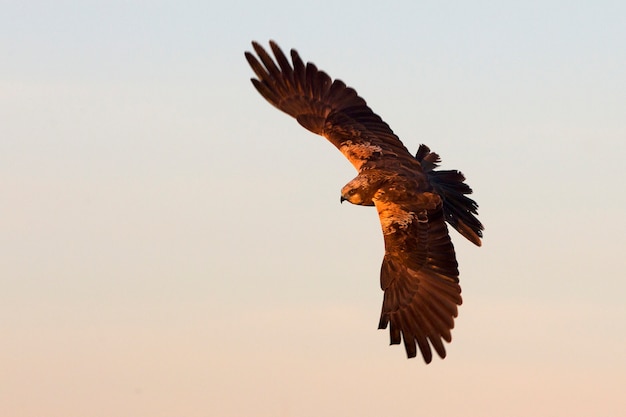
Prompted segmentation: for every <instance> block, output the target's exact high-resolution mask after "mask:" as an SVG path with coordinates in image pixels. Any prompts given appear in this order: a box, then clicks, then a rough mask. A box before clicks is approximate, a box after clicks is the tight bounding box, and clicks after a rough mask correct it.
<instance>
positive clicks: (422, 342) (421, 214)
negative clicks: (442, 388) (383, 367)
mask: <svg viewBox="0 0 626 417" xmlns="http://www.w3.org/2000/svg"><path fill="white" fill-rule="evenodd" d="M386 193H387V194H389V196H388V197H386V196H382V198H379V199H377V200H376V208H377V209H378V215H379V217H380V222H381V226H382V229H383V236H384V239H385V257H384V259H383V264H382V267H381V273H380V284H381V288H382V289H383V290H384V291H385V296H384V300H383V307H382V311H381V315H380V323H379V326H378V327H379V328H380V329H385V328H387V325H389V332H390V339H391V340H390V341H391V344H399V343H400V341H401V339H402V340H404V347H405V349H406V353H407V356H408V357H410V358H411V357H415V356H416V354H417V348H419V350H420V352H421V354H422V356H423V358H424V360H425V361H426V363H430V361H431V360H432V351H431V345H432V347H434V349H435V351H436V352H437V354H438V355H439V356H440V357H441V358H444V357H445V356H446V350H445V347H444V345H443V342H442V340H445V341H446V342H450V341H451V340H452V336H451V333H450V331H451V330H452V328H453V327H454V318H455V317H456V316H457V313H458V310H457V306H458V305H461V303H462V299H461V287H460V286H459V278H458V277H459V271H458V264H457V262H456V257H455V253H454V247H453V246H452V242H451V241H450V236H449V234H448V229H447V227H446V224H445V219H444V216H443V210H442V200H441V198H440V197H439V196H438V195H436V194H433V193H428V192H427V193H423V194H420V195H419V196H417V198H413V199H411V200H409V199H407V198H406V197H404V196H394V195H393V190H390V191H387V192H386ZM409 194H412V193H409ZM401 336H402V337H401ZM429 342H430V343H429Z"/></svg>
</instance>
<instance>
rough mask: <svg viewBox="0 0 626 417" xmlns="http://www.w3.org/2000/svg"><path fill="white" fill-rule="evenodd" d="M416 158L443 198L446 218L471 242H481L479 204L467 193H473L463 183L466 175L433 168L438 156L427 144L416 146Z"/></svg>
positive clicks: (438, 159) (438, 160) (437, 161)
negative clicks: (478, 216) (417, 147)
mask: <svg viewBox="0 0 626 417" xmlns="http://www.w3.org/2000/svg"><path fill="white" fill-rule="evenodd" d="M415 158H416V159H417V160H418V161H419V162H420V164H422V169H423V170H424V172H425V173H426V175H428V180H429V181H430V184H431V185H432V187H433V189H434V190H435V192H437V194H439V195H440V196H441V199H442V200H443V212H444V216H445V219H446V222H448V224H450V226H452V227H454V228H455V229H456V230H457V231H458V232H459V233H460V234H461V235H463V236H464V237H465V238H467V239H468V240H469V241H470V242H472V243H474V244H475V245H477V246H480V245H481V241H480V238H481V237H482V236H483V230H484V227H483V225H482V223H481V222H480V220H478V218H477V217H476V216H477V215H478V204H477V203H476V202H475V201H474V200H472V199H471V198H469V197H467V196H466V194H471V193H472V189H471V188H470V186H469V185H467V184H466V183H465V176H464V175H463V174H462V173H461V172H459V171H456V170H440V171H436V170H435V168H437V167H438V166H439V162H441V159H440V158H439V155H437V154H436V153H434V152H431V151H430V149H429V148H428V146H426V145H420V146H419V149H418V150H417V154H416V155H415Z"/></svg>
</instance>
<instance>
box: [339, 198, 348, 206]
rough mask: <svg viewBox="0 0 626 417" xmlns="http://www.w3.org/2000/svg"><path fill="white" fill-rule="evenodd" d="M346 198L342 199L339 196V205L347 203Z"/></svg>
mask: <svg viewBox="0 0 626 417" xmlns="http://www.w3.org/2000/svg"><path fill="white" fill-rule="evenodd" d="M347 200H348V199H347V198H343V196H341V198H340V199H339V204H341V203H343V202H344V201H347Z"/></svg>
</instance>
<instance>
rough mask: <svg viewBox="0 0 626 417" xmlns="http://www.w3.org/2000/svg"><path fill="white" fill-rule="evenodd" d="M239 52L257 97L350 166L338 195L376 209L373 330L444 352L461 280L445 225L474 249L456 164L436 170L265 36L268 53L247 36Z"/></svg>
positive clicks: (471, 217) (427, 157) (360, 104)
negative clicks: (378, 245) (380, 244)
mask: <svg viewBox="0 0 626 417" xmlns="http://www.w3.org/2000/svg"><path fill="white" fill-rule="evenodd" d="M252 46H253V47H254V50H255V52H256V54H257V56H258V58H257V57H255V56H254V55H253V54H252V53H250V52H246V54H245V55H246V59H247V60H248V63H249V64H250V66H251V67H252V69H253V70H254V72H255V74H256V76H257V77H258V79H254V78H253V79H252V83H253V84H254V86H255V87H256V89H257V90H258V91H259V93H261V95H262V96H263V97H265V99H266V100H267V101H269V102H270V103H271V104H272V105H274V106H275V107H277V108H278V109H280V110H282V111H283V112H285V113H287V114H289V115H291V116H293V117H294V118H295V119H296V120H297V121H298V123H300V124H301V125H302V126H304V127H305V128H306V129H308V130H310V131H311V132H313V133H317V134H318V135H322V136H324V137H325V138H326V139H328V140H329V141H330V142H331V143H332V144H333V145H335V146H336V147H337V148H338V149H339V150H340V151H341V152H342V153H343V154H344V155H345V156H346V158H348V160H349V161H350V162H351V163H352V165H354V167H355V168H356V170H357V171H358V175H357V176H356V177H355V178H354V179H353V180H352V181H350V182H349V183H348V184H346V186H345V187H343V189H342V190H341V201H344V200H347V201H349V202H351V203H353V204H359V205H365V206H372V205H373V206H376V209H377V210H378V215H379V218H380V223H381V227H382V230H383V235H384V241H385V256H384V258H383V264H382V267H381V274H380V281H381V287H382V289H383V290H384V292H385V295H384V300H383V307H382V312H381V316H380V322H379V326H378V327H379V328H380V329H385V328H387V326H388V325H389V331H390V338H391V344H399V343H400V342H401V341H402V340H403V341H404V346H405V349H406V352H407V355H408V357H409V358H412V357H415V356H416V355H417V349H418V348H419V350H420V352H421V354H422V356H423V358H424V360H425V361H426V363H430V361H431V360H432V350H431V346H432V348H434V349H435V351H436V352H437V354H438V355H439V356H440V357H441V358H444V357H445V356H446V350H445V347H444V345H443V342H442V340H445V341H446V342H450V341H451V339H452V337H451V334H450V331H451V330H452V328H453V327H454V318H455V317H456V316H457V313H458V310H457V306H459V305H461V302H462V299H461V287H460V286H459V271H458V264H457V261H456V256H455V253H454V247H453V246H452V242H451V241H450V236H449V235H448V229H447V227H446V222H448V223H449V224H450V225H451V226H452V227H454V228H455V229H456V230H458V231H459V233H461V234H462V235H463V236H465V237H466V238H467V239H468V240H470V241H471V242H472V243H474V244H476V245H478V246H480V244H481V240H480V239H481V237H482V230H483V226H482V224H481V223H480V221H479V220H478V219H477V218H476V216H475V215H476V214H477V208H478V205H477V204H476V203H475V202H474V201H473V200H471V199H470V198H468V197H467V196H466V195H467V194H470V193H471V192H472V190H471V188H470V187H469V186H468V185H467V184H465V182H464V180H465V177H464V176H463V174H461V173H460V172H458V171H450V170H448V171H441V170H440V171H437V170H435V168H436V167H437V166H438V163H439V162H440V160H439V156H438V155H437V154H436V153H433V152H430V149H428V147H426V146H425V145H420V147H419V149H418V151H417V154H416V155H415V156H413V155H411V154H410V153H409V151H408V150H407V149H406V148H405V147H404V145H403V144H402V142H401V141H400V139H398V137H397V136H396V135H395V134H394V133H393V131H392V130H391V128H390V127H389V126H388V125H387V124H386V123H385V122H384V121H383V120H382V119H381V118H380V117H379V116H378V115H376V114H375V113H374V112H373V111H372V110H371V109H370V108H369V107H368V106H367V104H366V103H365V100H363V99H362V98H361V97H359V96H358V94H357V93H356V91H355V90H354V89H352V88H350V87H347V86H346V85H345V84H344V83H343V82H342V81H340V80H332V79H331V78H330V77H329V76H328V75H327V74H326V73H324V72H323V71H319V70H318V69H317V67H316V66H315V65H314V64H312V63H307V64H306V65H305V64H304V62H303V61H302V59H301V58H300V56H299V55H298V53H297V52H296V51H295V50H291V62H289V60H288V59H287V57H286V56H285V54H284V53H283V52H282V51H281V50H280V48H279V47H278V45H276V43H274V42H272V41H270V47H271V49H272V52H273V54H274V57H275V59H272V57H271V56H270V55H269V54H268V53H267V52H266V51H265V50H264V49H263V48H262V47H261V46H260V45H259V44H258V43H256V42H252Z"/></svg>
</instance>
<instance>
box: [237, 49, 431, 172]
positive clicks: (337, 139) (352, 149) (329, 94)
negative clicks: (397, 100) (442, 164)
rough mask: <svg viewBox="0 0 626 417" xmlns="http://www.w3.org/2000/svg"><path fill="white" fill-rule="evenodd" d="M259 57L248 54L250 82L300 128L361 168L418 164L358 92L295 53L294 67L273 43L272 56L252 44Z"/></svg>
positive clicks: (292, 59)
mask: <svg viewBox="0 0 626 417" xmlns="http://www.w3.org/2000/svg"><path fill="white" fill-rule="evenodd" d="M252 46H253V48H254V51H255V52H256V54H257V55H258V59H257V57H256V56H254V55H253V54H252V53H250V52H246V53H245V56H246V59H247V60H248V63H249V64H250V66H251V67H252V69H253V71H254V73H255V74H256V76H257V77H258V79H255V78H252V79H251V81H252V83H253V84H254V86H255V87H256V89H257V90H258V91H259V93H260V94H261V95H262V96H263V97H265V99H266V100H267V101H269V102H270V103H271V104H272V105H274V106H275V107H277V108H278V109H280V110H282V111H283V112H285V113H287V114H289V115H291V116H293V117H294V118H295V119H296V120H297V121H298V122H299V123H300V124H301V125H302V126H304V127H305V128H306V129H308V130H310V131H311V132H313V133H317V134H318V135H322V136H324V137H325V138H327V139H328V140H329V141H330V142H331V143H332V144H333V145H335V146H336V147H337V148H338V149H339V150H340V151H341V152H342V153H343V154H344V155H345V156H346V157H347V158H348V160H349V161H350V162H351V163H352V165H354V166H355V168H356V169H357V170H359V169H360V168H361V167H362V166H363V164H364V163H366V162H368V161H371V160H378V159H381V158H389V157H390V158H394V159H396V160H397V161H398V162H399V163H400V164H401V165H405V166H411V167H413V166H416V165H417V166H419V163H417V160H416V159H415V158H413V157H412V156H411V154H410V153H409V152H408V151H407V149H406V148H405V147H404V145H403V144H402V142H401V141H400V139H398V137H397V136H396V135H395V134H394V133H393V131H392V130H391V128H390V127H389V125H388V124H387V123H385V122H384V121H383V120H382V119H381V118H380V117H379V116H378V115H377V114H375V113H374V112H373V111H372V109H370V108H369V107H368V106H367V104H366V102H365V100H364V99H363V98H361V97H359V95H358V94H357V92H356V91H355V90H354V89H353V88H350V87H347V86H346V84H345V83H344V82H343V81H341V80H332V79H331V78H330V77H329V76H328V75H327V74H326V73H325V72H323V71H320V70H318V69H317V67H316V66H315V65H314V64H312V63H310V62H309V63H307V64H306V65H305V64H304V62H303V61H302V59H301V58H300V55H298V52H296V51H295V50H293V49H292V50H291V61H292V62H291V63H290V62H289V59H288V58H287V57H286V56H285V54H284V53H283V51H282V50H281V49H280V48H279V47H278V45H277V44H276V43H275V42H273V41H270V47H271V50H272V52H273V54H274V56H275V60H274V59H272V57H271V56H270V54H269V53H268V52H267V51H266V50H265V49H263V47H262V46H261V45H259V44H258V43H257V42H252Z"/></svg>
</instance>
